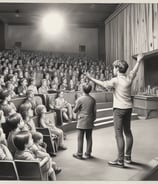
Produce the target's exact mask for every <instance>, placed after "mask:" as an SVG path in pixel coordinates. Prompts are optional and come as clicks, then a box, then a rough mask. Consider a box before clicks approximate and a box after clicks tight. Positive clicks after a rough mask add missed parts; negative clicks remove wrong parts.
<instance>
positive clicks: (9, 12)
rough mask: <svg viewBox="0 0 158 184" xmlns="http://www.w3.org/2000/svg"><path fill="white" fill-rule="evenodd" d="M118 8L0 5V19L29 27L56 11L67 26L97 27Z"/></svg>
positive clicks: (47, 4)
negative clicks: (61, 14)
mask: <svg viewBox="0 0 158 184" xmlns="http://www.w3.org/2000/svg"><path fill="white" fill-rule="evenodd" d="M118 6H119V4H114V3H113V4H112V3H111V4H110V3H106V4H100V3H99V4H97V3H95V4H94V3H93V4H89V3H83V4H76V3H74V4H73V3H59V4H58V3H0V19H1V20H2V21H4V22H5V23H7V24H11V25H25V24H26V25H30V24H36V23H37V22H38V21H40V20H41V18H42V16H44V15H45V14H46V13H47V12H50V11H53V10H55V11H56V10H57V11H60V12H61V13H63V14H64V15H65V16H66V19H67V20H68V22H69V24H74V25H76V24H77V25H80V26H83V27H86V26H87V27H98V26H99V25H100V24H102V23H103V22H104V20H105V19H106V18H108V17H109V16H110V15H111V14H112V13H113V12H114V11H115V9H116V8H117V7H118ZM16 12H17V13H16Z"/></svg>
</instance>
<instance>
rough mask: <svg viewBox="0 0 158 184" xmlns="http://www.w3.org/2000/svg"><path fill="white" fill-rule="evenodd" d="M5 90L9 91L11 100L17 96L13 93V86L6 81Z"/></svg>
mask: <svg viewBox="0 0 158 184" xmlns="http://www.w3.org/2000/svg"><path fill="white" fill-rule="evenodd" d="M6 89H7V90H8V91H10V95H11V98H13V97H16V96H17V94H16V93H15V91H14V85H13V84H12V82H11V81H7V82H6Z"/></svg>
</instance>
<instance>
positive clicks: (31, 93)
mask: <svg viewBox="0 0 158 184" xmlns="http://www.w3.org/2000/svg"><path fill="white" fill-rule="evenodd" d="M33 97H34V93H33V91H32V90H27V91H26V98H33Z"/></svg>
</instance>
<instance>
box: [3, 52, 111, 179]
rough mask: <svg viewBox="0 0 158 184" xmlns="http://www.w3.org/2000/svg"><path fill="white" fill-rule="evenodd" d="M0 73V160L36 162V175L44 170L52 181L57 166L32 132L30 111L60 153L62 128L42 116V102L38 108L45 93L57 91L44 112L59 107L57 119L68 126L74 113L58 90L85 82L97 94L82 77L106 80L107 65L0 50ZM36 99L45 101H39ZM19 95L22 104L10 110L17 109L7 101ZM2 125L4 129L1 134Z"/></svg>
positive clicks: (77, 87)
mask: <svg viewBox="0 0 158 184" xmlns="http://www.w3.org/2000/svg"><path fill="white" fill-rule="evenodd" d="M0 72H1V75H0V159H1V160H13V158H14V159H20V160H38V161H39V163H40V166H41V168H42V172H45V171H46V170H47V171H48V174H49V179H50V180H56V175H55V174H58V173H59V172H60V171H61V168H60V167H58V166H57V164H56V163H55V162H54V161H53V160H52V158H51V157H50V155H49V154H48V153H47V151H46V144H44V143H43V135H42V134H41V133H39V132H37V131H36V127H35V123H34V121H33V116H35V112H36V113H37V117H38V123H39V125H40V126H41V127H42V128H48V129H49V130H50V133H51V137H52V140H53V139H55V140H56V139H57V140H58V146H59V149H61V150H66V149H67V148H66V146H65V143H64V133H63V130H61V129H60V128H57V127H56V119H55V118H53V116H52V117H51V118H50V117H47V109H46V107H45V106H44V105H46V104H44V105H43V102H44V101H45V102H46V101H47V98H46V97H47V95H48V93H49V91H53V92H57V94H58V96H57V98H56V99H55V100H53V98H52V101H51V102H50V104H47V105H48V106H49V107H50V108H49V109H48V110H51V109H54V108H56V109H59V110H61V112H62V116H63V119H64V120H66V121H67V122H72V120H74V119H76V115H75V114H74V113H73V111H72V104H70V103H68V102H67V101H66V100H65V99H64V92H75V91H80V90H81V89H82V86H83V84H85V83H91V85H92V91H102V89H101V88H100V87H99V86H96V85H95V84H94V83H92V82H91V81H89V80H87V79H86V78H85V75H84V74H85V73H86V72H89V73H91V75H92V76H94V77H96V78H98V79H99V80H108V79H110V78H112V67H111V66H106V63H105V62H104V61H99V60H98V59H94V58H90V57H87V56H77V55H76V56H66V55H63V54H62V55H61V54H54V53H51V52H40V51H24V50H23V51H19V50H18V52H17V51H16V50H3V51H1V52H0ZM37 95H38V96H37ZM42 95H43V96H44V99H45V100H43V99H41V96H42ZM76 95H79V93H76ZM20 96H22V97H24V98H25V100H24V101H23V102H22V104H21V105H19V106H20V108H19V109H16V107H18V106H17V104H16V106H15V104H14V103H13V102H12V99H13V98H18V97H20ZM52 104H53V107H52V108H51V106H52ZM2 124H3V125H4V124H5V128H7V130H5V131H4V130H2V128H3V129H4V127H3V126H2ZM4 132H5V134H4ZM6 139H7V140H6Z"/></svg>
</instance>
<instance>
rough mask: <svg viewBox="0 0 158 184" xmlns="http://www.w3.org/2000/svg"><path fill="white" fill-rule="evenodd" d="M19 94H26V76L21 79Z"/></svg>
mask: <svg viewBox="0 0 158 184" xmlns="http://www.w3.org/2000/svg"><path fill="white" fill-rule="evenodd" d="M17 90H18V94H19V96H25V95H26V91H27V80H26V79H25V78H22V79H20V81H19V86H18V88H17Z"/></svg>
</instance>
